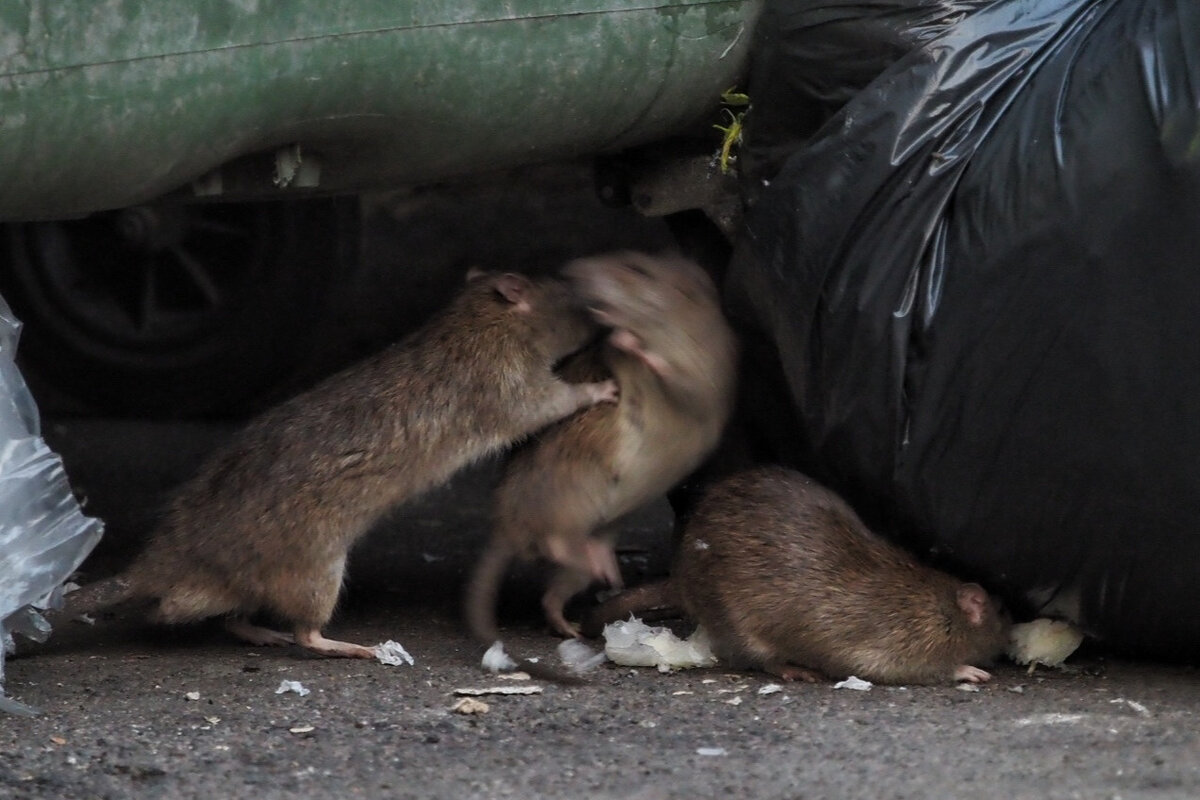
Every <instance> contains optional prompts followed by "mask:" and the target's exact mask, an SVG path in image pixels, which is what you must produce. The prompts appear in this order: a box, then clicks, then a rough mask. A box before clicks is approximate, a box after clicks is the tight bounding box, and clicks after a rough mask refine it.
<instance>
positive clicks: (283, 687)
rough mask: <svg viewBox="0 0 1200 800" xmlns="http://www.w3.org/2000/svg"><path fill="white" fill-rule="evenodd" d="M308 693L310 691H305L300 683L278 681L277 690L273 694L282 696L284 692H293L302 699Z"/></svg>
mask: <svg viewBox="0 0 1200 800" xmlns="http://www.w3.org/2000/svg"><path fill="white" fill-rule="evenodd" d="M309 691H310V690H309V689H307V688H306V687H305V686H304V684H303V683H301V682H300V681H280V682H279V688H278V689H276V690H275V694H284V693H285V692H295V693H296V694H298V695H300V696H301V697H304V696H305V695H307V694H309Z"/></svg>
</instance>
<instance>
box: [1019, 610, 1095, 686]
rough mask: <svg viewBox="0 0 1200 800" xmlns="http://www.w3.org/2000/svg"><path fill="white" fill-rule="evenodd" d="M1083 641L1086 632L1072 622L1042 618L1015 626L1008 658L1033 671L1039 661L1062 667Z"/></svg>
mask: <svg viewBox="0 0 1200 800" xmlns="http://www.w3.org/2000/svg"><path fill="white" fill-rule="evenodd" d="M1082 643H1083V634H1082V633H1081V632H1080V631H1079V630H1078V629H1077V628H1075V627H1074V626H1073V625H1071V624H1070V623H1069V622H1063V621H1061V620H1054V619H1046V618H1044V617H1043V618H1041V619H1035V620H1034V621H1033V622H1021V623H1018V624H1016V625H1013V626H1012V633H1011V634H1010V635H1009V642H1008V657H1009V658H1011V659H1012V660H1013V661H1015V662H1017V663H1018V664H1028V665H1029V672H1030V673H1032V672H1033V671H1034V669H1036V668H1037V665H1038V664H1041V665H1043V666H1046V667H1058V666H1061V665H1062V663H1063V662H1064V661H1066V660H1067V656H1069V655H1071V653H1074V652H1075V651H1076V649H1078V648H1079V645H1081V644H1082Z"/></svg>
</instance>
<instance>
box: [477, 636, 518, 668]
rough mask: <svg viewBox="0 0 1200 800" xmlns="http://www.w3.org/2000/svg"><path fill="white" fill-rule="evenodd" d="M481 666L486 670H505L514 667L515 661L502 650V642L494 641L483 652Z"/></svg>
mask: <svg viewBox="0 0 1200 800" xmlns="http://www.w3.org/2000/svg"><path fill="white" fill-rule="evenodd" d="M483 668H484V669H486V670H487V671H488V672H507V671H508V670H510V669H516V668H517V662H515V661H513V660H512V658H511V657H510V656H509V655H508V653H506V652H504V642H500V641H496V642H493V643H492V646H491V647H489V648H488V649H487V652H486V653H484V654H483Z"/></svg>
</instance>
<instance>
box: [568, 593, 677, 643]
mask: <svg viewBox="0 0 1200 800" xmlns="http://www.w3.org/2000/svg"><path fill="white" fill-rule="evenodd" d="M681 606H682V603H681V602H680V600H679V596H678V594H677V593H676V591H675V584H674V583H672V582H671V579H670V578H664V579H662V580H658V581H654V582H652V583H643V584H642V585H641V586H635V587H634V588H632V589H626V590H625V591H623V592H621V593H620V594H618V595H614V596H613V597H610V598H609V599H607V600H605V601H604V602H603V603H601V604H600V605H598V606H596V607H595V608H593V609H592V610H591V611H589V612H588V614H587V616H586V617H584V620H583V629H582V630H583V635H584V636H587V637H588V638H589V639H595V638H597V637H599V636H600V634H601V633H602V632H603V631H604V626H605V625H607V624H609V623H610V622H619V621H621V620H624V619H628V618H629V616H630V615H631V614H632V615H634V616H636V617H639V618H640V619H642V621H644V622H657V621H658V620H663V619H670V618H672V617H677V616H679V615H680V608H681Z"/></svg>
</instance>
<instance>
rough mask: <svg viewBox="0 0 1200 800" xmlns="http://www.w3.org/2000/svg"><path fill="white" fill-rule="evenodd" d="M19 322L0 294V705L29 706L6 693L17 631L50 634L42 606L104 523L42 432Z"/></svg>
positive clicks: (55, 597)
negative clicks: (86, 506) (7, 661)
mask: <svg viewBox="0 0 1200 800" xmlns="http://www.w3.org/2000/svg"><path fill="white" fill-rule="evenodd" d="M19 328H20V325H19V323H18V322H17V320H16V318H15V317H13V315H12V312H11V311H10V310H9V308H8V306H7V305H6V304H5V303H4V301H3V300H2V299H0V641H3V643H4V646H3V648H2V649H0V711H9V712H16V713H29V712H30V711H31V709H29V708H28V707H27V706H24V705H22V704H20V703H18V702H17V701H15V700H13V699H12V698H8V697H6V696H5V695H4V690H3V685H4V656H5V654H7V653H11V652H12V650H13V649H14V647H15V645H16V643H15V641H14V639H13V637H12V634H13V633H17V634H19V635H23V636H27V637H29V638H32V639H35V640H38V641H43V640H45V638H46V637H47V636H49V634H50V625H49V624H48V623H47V622H46V620H45V619H44V618H43V617H42V616H41V615H40V614H39V613H38V612H37V609H41V608H50V607H53V606H55V605H57V604H58V603H59V602H61V586H62V584H63V582H64V581H65V580H66V578H67V576H68V575H70V574H71V573H72V572H74V571H75V569H76V568H77V567H78V566H79V564H80V563H81V562H82V561H83V559H84V558H85V557H86V556H87V554H88V553H90V552H91V550H92V548H93V547H95V546H96V542H98V541H99V540H100V536H101V533H102V530H103V529H102V526H101V523H100V522H99V521H98V520H95V519H91V518H89V517H85V516H84V515H83V513H82V512H81V511H80V509H79V504H78V503H77V502H76V501H75V497H74V495H73V494H72V493H71V487H70V486H69V485H68V483H67V476H66V473H64V471H63V466H62V461H61V460H60V459H59V457H58V456H57V455H55V454H54V453H53V452H51V450H50V448H49V447H47V446H46V443H45V442H44V441H42V438H41V436H40V435H39V430H40V427H39V420H38V414H37V407H36V406H35V405H34V402H33V397H32V396H31V395H30V394H29V390H28V388H27V387H26V386H25V381H24V380H23V379H22V378H21V374H20V372H19V371H18V370H17V366H16V362H15V361H14V355H15V351H16V345H17V334H18V331H19Z"/></svg>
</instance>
